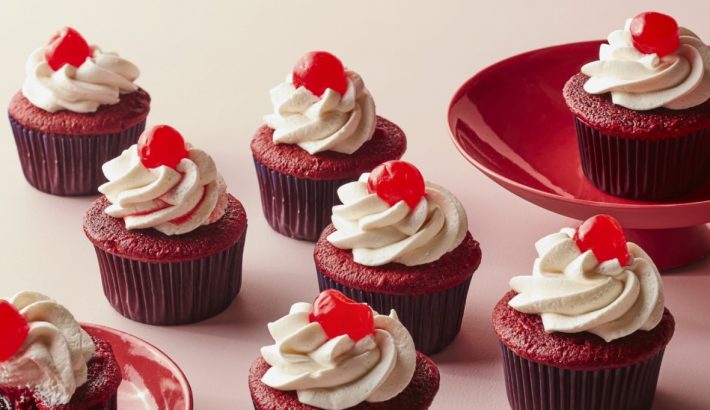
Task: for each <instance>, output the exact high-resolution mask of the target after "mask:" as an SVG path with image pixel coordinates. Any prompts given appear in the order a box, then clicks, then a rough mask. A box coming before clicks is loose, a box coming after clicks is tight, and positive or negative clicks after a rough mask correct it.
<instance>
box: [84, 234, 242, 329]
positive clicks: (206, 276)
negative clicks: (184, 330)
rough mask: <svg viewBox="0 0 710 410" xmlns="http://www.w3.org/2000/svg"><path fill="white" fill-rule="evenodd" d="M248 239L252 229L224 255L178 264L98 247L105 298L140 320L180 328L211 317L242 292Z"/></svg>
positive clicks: (118, 308) (222, 253)
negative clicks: (140, 257) (117, 252)
mask: <svg viewBox="0 0 710 410" xmlns="http://www.w3.org/2000/svg"><path fill="white" fill-rule="evenodd" d="M245 229H246V228H245ZM245 239H246V230H245V231H244V233H243V234H242V236H241V238H239V240H238V241H237V242H236V243H235V244H234V245H232V246H231V247H229V248H227V249H226V250H224V251H222V252H220V253H217V254H215V255H212V256H208V257H204V258H200V259H195V260H191V261H186V262H174V263H170V262H168V263H155V262H143V261H138V260H133V259H130V258H125V257H121V256H117V255H114V254H111V253H108V252H105V251H103V250H102V249H100V248H98V247H95V249H96V255H97V256H98V259H99V268H100V270H101V280H102V283H103V289H104V294H105V295H106V298H107V299H108V301H109V302H110V303H111V305H112V306H113V307H114V309H116V310H117V311H118V312H119V313H120V314H122V315H123V316H125V317H127V318H129V319H131V320H135V321H137V322H142V323H146V324H150V325H179V324H186V323H194V322H199V321H201V320H205V319H208V318H210V317H212V316H215V315H217V314H219V313H221V312H222V311H224V310H225V309H226V308H227V307H229V305H231V303H232V301H233V300H234V298H235V297H236V296H237V293H239V289H240V287H241V284H242V256H243V253H244V242H245Z"/></svg>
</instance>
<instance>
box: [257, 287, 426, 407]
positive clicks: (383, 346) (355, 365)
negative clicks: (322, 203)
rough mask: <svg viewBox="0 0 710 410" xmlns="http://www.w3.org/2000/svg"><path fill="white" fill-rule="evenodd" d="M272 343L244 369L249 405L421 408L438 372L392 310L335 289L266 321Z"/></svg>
mask: <svg viewBox="0 0 710 410" xmlns="http://www.w3.org/2000/svg"><path fill="white" fill-rule="evenodd" d="M269 333H271V337H273V338H274V344H273V345H270V346H266V347H262V348H261V357H259V358H258V359H256V361H254V363H253V364H252V365H251V369H249V391H250V392H251V397H252V400H253V402H254V408H255V409H256V410H275V409H289V410H307V409H326V410H341V409H358V410H365V409H378V410H388V409H392V410H395V409H396V410H400V409H407V410H423V409H428V408H429V406H430V405H431V402H432V401H433V400H434V396H435V395H436V393H437V391H438V390H439V369H438V368H437V367H436V365H435V364H434V362H432V361H431V359H429V358H428V357H426V356H424V355H423V354H421V353H419V352H417V351H416V350H415V348H414V342H413V341H412V337H411V336H410V335H409V333H408V332H407V329H406V328H405V327H404V326H403V325H402V324H401V323H400V322H399V319H398V318H397V313H395V311H394V310H392V311H390V314H389V315H381V314H379V313H377V312H375V311H373V310H372V309H371V308H370V307H369V306H367V305H366V304H361V303H356V302H354V301H353V300H350V299H348V298H347V297H346V296H345V295H343V294H342V293H340V292H338V291H336V290H327V291H324V292H322V293H321V294H320V295H319V296H318V298H316V300H315V302H314V303H313V304H310V303H296V304H294V305H293V306H291V310H290V311H289V313H288V315H286V316H284V317H282V318H280V319H279V320H277V321H275V322H271V323H269Z"/></svg>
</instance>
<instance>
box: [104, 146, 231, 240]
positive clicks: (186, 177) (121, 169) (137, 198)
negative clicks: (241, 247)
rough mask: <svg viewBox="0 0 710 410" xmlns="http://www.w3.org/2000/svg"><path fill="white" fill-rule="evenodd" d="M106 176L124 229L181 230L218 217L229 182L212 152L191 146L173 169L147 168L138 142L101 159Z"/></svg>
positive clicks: (113, 213)
mask: <svg viewBox="0 0 710 410" xmlns="http://www.w3.org/2000/svg"><path fill="white" fill-rule="evenodd" d="M102 169H103V172H104V175H105V176H106V178H107V179H108V182H106V183H105V184H103V185H101V186H100V187H99V192H101V193H102V194H104V195H106V198H107V199H108V200H109V202H111V205H110V206H109V207H107V208H106V213H107V214H108V215H110V216H112V217H114V218H123V220H124V221H125V223H126V229H145V228H154V229H156V230H158V231H160V232H162V233H164V234H166V235H180V234H184V233H187V232H190V231H192V230H194V229H197V228H198V227H200V226H202V225H208V224H211V223H213V222H216V221H217V220H219V218H221V217H222V215H224V212H225V210H226V208H227V187H226V185H225V183H224V180H223V179H222V176H221V175H219V173H217V167H216V165H215V163H214V161H213V160H212V158H211V157H210V156H209V155H207V154H206V153H205V152H204V151H202V150H199V149H196V148H192V147H190V148H189V149H188V156H187V158H183V159H182V160H181V161H180V163H179V164H178V165H177V167H176V168H175V169H173V168H170V167H168V166H164V165H163V166H160V167H157V168H146V167H145V166H144V165H143V163H142V162H141V160H140V156H139V155H138V148H137V146H136V145H135V144H134V145H132V146H131V147H129V148H128V149H126V150H125V151H123V153H122V154H121V155H120V156H118V157H116V158H114V159H112V160H111V161H109V162H107V163H105V164H104V165H103V168H102Z"/></svg>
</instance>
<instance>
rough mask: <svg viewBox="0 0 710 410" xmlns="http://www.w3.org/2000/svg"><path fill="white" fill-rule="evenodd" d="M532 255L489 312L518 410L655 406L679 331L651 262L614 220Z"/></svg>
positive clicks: (602, 219) (556, 238)
mask: <svg viewBox="0 0 710 410" xmlns="http://www.w3.org/2000/svg"><path fill="white" fill-rule="evenodd" d="M535 248H536V249H537V252H538V258H537V259H536V260H535V264H534V266H533V273H532V276H517V277H514V278H512V279H511V281H510V287H511V288H513V291H511V292H508V293H507V294H506V295H505V296H504V297H503V299H502V300H501V301H500V302H498V304H497V305H496V307H495V309H494V310H493V328H494V329H495V333H496V335H497V336H498V339H499V341H500V350H501V353H502V355H503V364H504V372H505V383H506V390H507V393H508V401H509V402H510V405H511V407H512V408H513V410H519V409H542V408H545V409H570V410H574V409H605V410H616V409H619V410H621V409H624V410H626V409H650V408H651V403H652V402H653V396H654V394H655V392H656V382H657V381H658V374H659V371H660V368H661V361H662V359H663V352H664V351H665V347H666V345H667V344H668V342H669V341H670V339H671V337H672V336H673V331H674V328H675V322H674V320H673V316H672V315H671V313H670V312H669V311H668V310H667V309H665V307H664V302H663V283H662V281H661V277H660V275H659V273H658V270H657V269H656V266H655V265H654V263H653V261H652V260H651V259H650V258H649V257H648V255H647V254H646V253H645V252H644V251H643V250H642V249H641V248H639V247H638V246H637V245H635V244H633V243H630V242H628V243H627V242H626V239H625V238H624V234H623V231H622V230H621V226H620V225H619V223H618V222H617V221H616V220H615V219H614V218H613V217H611V216H608V215H597V216H595V217H592V218H590V219H588V220H587V221H585V222H584V223H583V224H582V225H581V226H580V227H579V229H577V230H576V231H575V230H574V229H567V228H566V229H563V230H561V231H560V232H559V233H554V234H551V235H548V236H546V237H544V238H542V239H541V240H539V241H538V242H537V243H536V244H535Z"/></svg>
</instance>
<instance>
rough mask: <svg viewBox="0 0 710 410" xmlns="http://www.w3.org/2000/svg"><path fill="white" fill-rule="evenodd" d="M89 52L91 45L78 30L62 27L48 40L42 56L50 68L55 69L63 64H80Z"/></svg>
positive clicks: (76, 65) (87, 56)
mask: <svg viewBox="0 0 710 410" xmlns="http://www.w3.org/2000/svg"><path fill="white" fill-rule="evenodd" d="M91 53H92V51H91V47H89V44H88V43H87V42H86V40H85V39H84V37H82V36H81V34H79V32H78V31H76V30H74V29H73V28H71V27H64V28H63V29H61V30H60V31H59V32H57V33H56V34H55V35H54V36H52V38H51V39H50V40H49V44H47V47H46V49H45V51H44V58H45V59H46V60H47V64H49V66H50V67H52V70H54V71H57V70H59V69H60V68H62V67H64V65H65V64H70V65H73V66H74V67H79V66H81V65H82V64H84V61H86V59H87V58H89V57H90V56H91Z"/></svg>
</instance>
